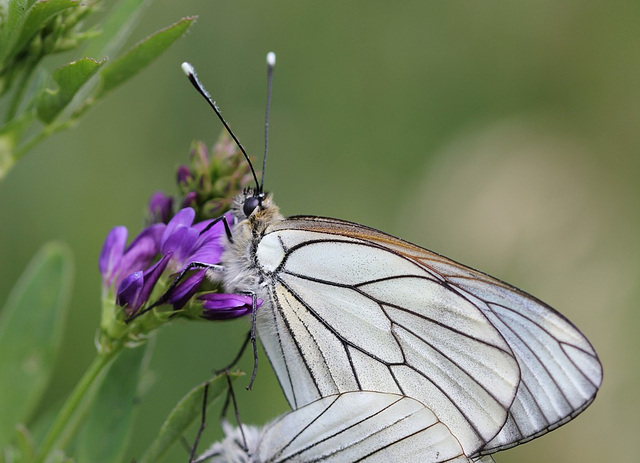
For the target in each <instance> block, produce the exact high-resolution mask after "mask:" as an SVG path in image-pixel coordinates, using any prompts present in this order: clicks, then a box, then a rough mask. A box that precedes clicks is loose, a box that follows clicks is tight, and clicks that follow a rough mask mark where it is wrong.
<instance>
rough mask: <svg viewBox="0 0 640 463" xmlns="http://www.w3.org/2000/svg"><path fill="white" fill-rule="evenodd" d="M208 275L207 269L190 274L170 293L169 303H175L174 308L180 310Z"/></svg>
mask: <svg viewBox="0 0 640 463" xmlns="http://www.w3.org/2000/svg"><path fill="white" fill-rule="evenodd" d="M206 275H207V271H206V270H198V271H197V272H195V273H193V274H192V275H189V276H188V277H187V278H185V279H184V280H183V281H181V282H180V284H178V285H177V286H176V287H175V288H174V290H173V291H171V294H170V295H169V300H168V302H169V304H171V305H173V308H174V310H180V309H181V308H183V307H184V305H185V304H186V303H187V302H188V301H189V299H191V297H193V295H194V294H195V293H196V292H197V291H198V288H199V287H200V284H201V283H202V281H203V280H204V278H205V276H206Z"/></svg>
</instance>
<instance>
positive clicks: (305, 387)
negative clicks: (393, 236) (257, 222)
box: [256, 220, 520, 455]
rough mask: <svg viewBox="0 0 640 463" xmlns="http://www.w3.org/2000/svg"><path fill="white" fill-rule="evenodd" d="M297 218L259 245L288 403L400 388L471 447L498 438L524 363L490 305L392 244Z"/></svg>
mask: <svg viewBox="0 0 640 463" xmlns="http://www.w3.org/2000/svg"><path fill="white" fill-rule="evenodd" d="M337 224H339V222H335V224H334V225H337ZM299 225H303V223H302V222H301V221H299V220H286V221H283V222H281V223H279V224H278V227H277V229H276V228H274V229H273V230H268V232H267V234H266V235H264V236H263V237H262V240H261V241H260V243H259V245H258V247H257V250H256V261H257V263H258V265H259V266H260V267H261V269H262V271H263V272H264V273H266V274H267V275H269V277H268V279H269V284H268V288H269V291H270V294H269V297H268V298H269V299H270V301H271V304H270V305H269V307H270V308H271V310H268V309H267V310H265V306H263V308H262V309H261V312H262V313H260V312H259V313H258V333H259V335H260V338H261V340H262V342H263V344H264V346H265V350H266V351H267V354H268V356H269V358H270V360H271V362H272V364H273V365H274V369H275V370H276V374H277V376H278V378H279V380H280V382H281V384H282V386H283V389H284V391H285V394H286V396H287V398H288V400H289V402H290V403H291V404H292V407H293V408H299V407H301V406H303V405H305V404H307V403H309V402H312V401H314V400H317V399H319V398H321V397H325V396H328V395H331V394H337V393H340V392H347V391H355V390H376V391H381V392H389V393H396V394H403V395H407V396H410V397H413V398H415V399H417V400H419V401H420V402H422V403H424V404H425V405H426V406H427V407H429V408H430V409H431V410H433V412H434V413H435V414H436V415H437V416H438V417H439V418H440V419H441V420H442V421H443V422H444V423H445V424H446V425H447V426H448V427H449V429H451V432H452V433H453V434H454V435H455V436H456V437H457V438H458V440H459V441H460V443H461V444H462V447H463V449H464V451H465V453H466V454H467V455H472V454H474V453H476V452H477V451H478V450H479V449H481V448H482V447H483V446H484V444H485V443H486V442H488V441H490V440H491V439H493V438H494V437H495V436H496V435H497V434H498V432H499V431H500V429H501V428H502V427H503V425H504V423H505V421H506V420H507V411H508V410H509V408H510V406H511V404H512V403H513V400H514V398H515V395H516V390H517V387H518V383H519V378H520V372H519V367H518V363H517V361H516V359H515V358H514V356H513V353H512V351H511V349H510V348H509V346H508V344H507V343H506V341H505V340H504V338H503V337H502V335H501V334H500V333H499V332H498V330H497V329H496V328H495V327H493V325H492V324H491V323H489V321H488V320H487V317H486V316H485V315H484V314H483V312H482V311H481V310H480V309H479V308H478V307H477V306H476V305H474V304H473V303H471V302H470V301H468V300H467V299H465V298H464V297H462V296H460V295H459V294H458V293H457V292H456V291H454V290H452V289H451V288H450V287H448V286H447V285H446V284H445V282H444V281H443V280H442V278H440V277H438V276H437V275H436V274H435V273H433V272H432V273H429V272H427V271H425V270H424V268H423V267H422V266H421V265H419V264H418V263H417V262H415V261H414V260H412V259H410V258H407V257H405V256H403V255H401V254H399V253H397V252H394V251H392V250H390V248H389V247H386V246H380V245H379V244H375V243H372V242H368V241H365V240H362V239H361V238H359V237H358V236H354V233H353V230H351V235H349V233H347V230H340V233H327V232H326V231H321V230H320V231H316V230H313V229H312V228H311V227H309V226H303V227H298V226H299ZM362 230H364V229H361V231H362Z"/></svg>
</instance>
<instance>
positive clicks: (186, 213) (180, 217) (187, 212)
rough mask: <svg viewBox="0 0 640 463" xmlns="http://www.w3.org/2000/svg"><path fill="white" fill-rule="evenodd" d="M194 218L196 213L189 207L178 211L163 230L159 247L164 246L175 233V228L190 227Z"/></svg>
mask: <svg viewBox="0 0 640 463" xmlns="http://www.w3.org/2000/svg"><path fill="white" fill-rule="evenodd" d="M195 216H196V211H194V210H193V209H191V208H190V207H185V208H184V209H180V210H179V211H178V212H177V213H176V215H174V216H173V217H172V219H171V220H170V221H169V223H168V224H167V228H165V230H164V233H163V234H162V238H161V245H163V244H164V242H165V241H166V240H167V239H168V238H169V237H170V236H171V235H172V234H173V233H174V232H175V231H176V229H177V228H181V227H190V226H191V224H192V223H193V219H194V218H195Z"/></svg>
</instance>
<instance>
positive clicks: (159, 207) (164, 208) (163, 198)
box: [149, 191, 173, 223]
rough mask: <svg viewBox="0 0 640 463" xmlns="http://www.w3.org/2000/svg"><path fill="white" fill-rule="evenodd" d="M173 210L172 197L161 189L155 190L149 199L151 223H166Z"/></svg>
mask: <svg viewBox="0 0 640 463" xmlns="http://www.w3.org/2000/svg"><path fill="white" fill-rule="evenodd" d="M172 212H173V198H172V197H171V196H167V195H165V194H164V193H163V192H162V191H156V192H155V193H154V194H153V195H151V199H150V200H149V217H151V223H167V222H169V220H170V219H171V215H172Z"/></svg>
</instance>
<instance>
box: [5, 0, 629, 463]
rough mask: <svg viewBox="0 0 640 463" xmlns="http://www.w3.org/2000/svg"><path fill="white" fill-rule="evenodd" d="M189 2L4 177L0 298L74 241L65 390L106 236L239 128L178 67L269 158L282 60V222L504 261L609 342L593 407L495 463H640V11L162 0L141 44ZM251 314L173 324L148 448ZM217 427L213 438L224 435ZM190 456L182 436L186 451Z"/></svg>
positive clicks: (275, 175)
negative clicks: (193, 79)
mask: <svg viewBox="0 0 640 463" xmlns="http://www.w3.org/2000/svg"><path fill="white" fill-rule="evenodd" d="M191 14H198V15H199V20H198V22H197V23H196V24H195V26H194V27H193V28H192V29H191V32H190V34H189V35H188V36H187V37H186V38H184V39H182V40H180V41H179V42H178V43H177V45H174V46H173V47H172V48H171V49H170V50H169V51H168V53H166V54H165V55H164V56H163V57H161V58H160V59H159V60H158V61H157V62H156V63H155V64H154V65H153V66H152V67H151V68H150V69H147V70H146V71H144V72H143V73H142V74H141V75H139V76H137V77H136V78H135V79H133V81H131V82H129V83H128V84H127V85H125V86H124V88H122V89H120V90H119V91H117V92H116V93H115V94H113V95H112V96H111V97H110V98H108V99H107V101H106V102H105V103H104V104H102V105H101V106H100V107H98V108H97V109H96V110H94V111H93V112H92V113H91V114H90V115H89V117H88V118H87V119H86V120H85V121H84V122H83V123H81V125H80V126H79V127H78V128H77V129H76V130H73V131H70V132H66V133H64V134H61V135H58V136H56V137H54V138H53V139H51V140H50V141H48V142H47V143H46V144H45V145H42V146H39V147H38V148H37V149H36V150H35V151H34V152H32V153H30V154H29V155H28V156H27V157H26V158H25V159H23V160H22V161H21V162H19V163H18V165H17V166H16V167H15V169H14V170H13V171H12V172H11V173H10V174H9V176H8V178H7V179H5V180H4V181H3V182H2V183H0V262H1V265H0V272H1V274H0V299H1V300H2V301H4V299H5V298H6V294H7V292H8V291H9V289H10V288H11V286H12V285H13V283H14V282H15V280H16V278H17V275H18V274H19V273H20V272H21V270H22V269H23V268H24V266H25V265H26V263H27V262H28V261H29V259H30V258H31V257H32V256H33V254H34V253H35V252H36V250H37V249H38V248H39V247H40V246H41V245H42V244H43V243H44V242H46V241H48V240H51V239H59V240H64V241H66V242H68V243H69V244H70V245H71V247H72V248H73V250H74V253H75V258H76V264H77V276H76V281H75V290H74V296H73V300H72V309H71V313H70V317H71V319H70V323H69V327H68V330H67V332H66V342H65V345H64V350H63V353H62V356H61V357H60V359H59V361H58V366H57V370H56V371H57V373H56V376H55V378H54V383H53V387H52V389H51V391H50V393H49V394H48V397H47V403H48V404H50V405H53V404H55V403H56V402H57V401H58V400H60V399H61V398H62V397H63V396H64V394H65V393H66V392H67V391H68V390H69V389H70V388H71V387H72V386H73V384H75V382H76V381H77V380H78V379H79V377H80V375H81V374H82V372H83V371H84V369H85V368H86V367H87V366H88V364H89V362H90V361H91V359H92V358H93V356H94V351H95V350H94V346H93V340H94V336H95V334H96V327H97V324H98V317H99V312H98V311H99V296H100V277H99V275H98V272H97V256H98V253H99V252H100V248H101V246H102V241H103V239H104V237H105V235H106V234H107V232H108V230H109V229H110V228H111V227H112V226H114V225H118V224H123V225H126V226H127V227H129V229H130V230H131V233H135V232H137V231H139V230H140V228H141V227H142V225H143V217H144V211H145V205H146V202H147V199H148V198H149V196H150V194H151V193H153V192H154V191H156V190H165V191H167V192H170V193H173V192H174V189H173V179H174V169H175V167H176V166H177V164H179V163H181V162H184V161H185V160H186V156H187V152H188V148H189V145H190V143H191V141H192V140H193V139H203V140H205V141H206V142H207V143H209V144H211V143H213V142H214V141H215V139H216V138H217V136H218V134H219V133H220V130H221V127H220V124H219V123H218V122H217V121H216V119H215V118H214V116H213V114H212V113H211V111H210V110H209V109H208V108H207V106H206V105H205V103H204V102H203V101H202V100H201V99H200V97H199V96H198V95H197V94H196V93H195V92H194V90H193V89H192V88H191V85H190V84H189V83H188V82H187V81H186V79H185V77H184V76H183V74H182V72H181V70H180V63H181V62H182V61H185V60H187V61H190V62H192V63H193V64H194V66H196V68H197V69H198V71H199V76H200V78H201V80H202V81H203V82H204V83H205V84H206V85H207V87H208V89H209V91H210V92H211V93H212V94H213V95H214V98H215V99H216V100H217V101H218V103H219V105H220V106H221V108H222V110H223V113H224V114H225V117H226V118H227V120H228V121H229V122H230V124H231V126H232V127H233V128H234V130H235V131H236V133H237V135H238V136H239V137H240V139H241V140H242V142H243V144H244V145H245V146H246V147H247V148H248V149H249V151H251V152H253V153H255V154H256V155H258V157H259V156H260V153H261V151H262V147H263V142H262V136H263V135H262V133H263V117H264V102H265V87H266V85H265V64H264V56H265V54H266V52H267V51H269V50H274V51H275V52H276V53H277V55H278V65H277V67H276V75H275V84H274V97H273V107H272V108H273V110H272V116H271V139H270V159H269V165H268V169H267V175H266V181H267V187H268V189H269V190H271V191H274V192H275V199H276V201H277V202H278V204H279V205H280V207H281V209H282V210H283V212H284V213H285V215H292V214H304V213H306V214H318V215H327V216H333V217H339V218H345V219H348V220H352V221H356V222H360V223H363V224H367V225H370V226H373V227H376V228H379V229H382V230H385V231H387V232H390V233H392V234H394V235H397V236H401V237H403V238H406V239H408V240H410V241H413V242H415V243H417V244H420V245H422V246H425V247H427V248H429V249H433V250H435V251H437V252H440V253H443V254H445V255H447V256H449V257H451V258H454V259H456V260H458V261H461V262H464V263H466V264H468V265H471V266H473V267H476V268H479V269H482V270H484V271H487V272H489V273H491V274H492V275H495V276H497V277H499V278H501V279H504V280H506V281H508V282H510V283H512V284H515V285H516V286H518V287H520V288H523V289H524V290H526V291H528V292H531V293H532V294H535V295H536V296H538V297H540V298H541V299H543V300H545V301H546V302H548V303H550V304H551V305H553V306H554V307H557V308H558V309H559V310H560V311H561V312H562V313H563V314H565V315H566V316H568V317H569V318H570V319H571V320H572V321H574V322H575V323H576V324H577V325H578V326H579V327H580V328H581V329H582V330H583V331H584V332H585V334H586V335H587V336H588V337H589V339H590V340H591V341H592V343H593V345H594V346H595V348H596V349H597V351H598V353H599V355H600V357H601V360H602V362H603V364H604V369H605V379H604V385H603V388H602V391H601V393H600V394H599V396H598V398H597V400H596V401H595V403H594V404H593V405H592V406H591V407H590V408H589V409H588V410H587V411H586V412H584V413H583V414H582V415H581V416H580V417H578V418H577V419H576V420H575V421H574V422H571V423H570V424H569V425H567V426H565V427H563V428H561V429H559V430H557V431H555V432H553V433H551V434H549V435H547V436H545V437H544V438H541V439H538V440H536V441H534V442H532V443H529V444H527V445H524V446H521V447H520V448H516V449H513V450H510V451H506V452H503V453H502V454H499V455H498V456H497V460H498V463H508V462H534V461H582V462H591V461H633V460H634V459H636V458H637V455H638V454H640V439H638V437H637V435H638V431H639V430H640V429H639V426H638V420H639V418H638V416H639V415H640V387H639V386H640V381H639V376H640V374H639V372H638V364H639V361H638V353H639V352H640V350H639V348H640V339H639V335H638V328H639V326H640V323H639V319H640V314H639V312H638V302H639V299H640V292H639V291H638V281H640V279H639V276H640V266H639V262H640V260H639V258H638V257H639V251H640V249H639V248H640V246H639V244H640V240H639V239H638V236H639V231H640V220H639V219H640V214H639V209H638V204H639V201H638V198H639V197H640V182H639V181H638V173H639V167H640V161H639V159H640V158H639V156H638V148H639V146H640V143H639V142H640V130H639V129H638V128H639V127H640V85H638V83H639V82H640V59H639V58H640V35H639V34H638V29H639V26H640V3H635V2H625V1H610V2H577V1H572V2H560V3H558V2H506V1H499V2H459V1H450V2H433V3H431V4H429V3H427V2H421V1H407V2H380V1H371V2H366V3H365V2H359V3H356V2H349V3H347V2H342V1H329V2H304V3H302V2H293V1H290V2H286V1H275V2H273V1H271V2H264V1H257V0H254V1H238V2H229V1H211V0H185V1H181V2H172V1H166V0H165V1H160V0H158V1H156V2H155V3H154V4H153V5H152V6H151V7H150V9H149V10H148V12H147V14H146V18H145V19H144V20H143V22H142V23H141V24H140V27H139V29H138V33H137V35H136V37H135V39H136V40H138V39H140V38H142V37H143V36H144V35H146V34H148V33H151V32H153V31H155V30H156V29H158V28H159V27H162V26H164V25H166V24H168V23H170V22H173V21H174V20H177V19H178V18H179V17H181V16H186V15H191ZM65 58H67V61H68V60H70V59H72V58H73V56H68V57H61V61H60V62H62V61H63V60H64V59H65ZM54 65H55V63H51V66H52V67H53V66H54ZM247 326H248V324H247V323H246V321H244V320H241V321H235V322H229V323H219V324H213V323H186V322H182V323H175V324H174V325H172V326H170V327H168V328H166V329H164V330H163V331H162V332H161V333H160V336H159V339H158V343H157V346H156V352H155V355H154V358H153V361H152V370H153V378H152V379H153V381H152V382H150V383H149V388H148V390H147V392H146V394H145V395H144V396H143V397H142V402H141V409H140V414H139V420H138V425H137V429H136V432H135V435H134V436H133V442H132V450H131V457H136V456H138V457H139V456H140V453H141V452H142V450H143V449H144V448H145V447H146V446H147V445H148V443H149V442H150V441H151V439H152V437H153V436H154V435H155V434H156V433H157V432H158V430H159V427H160V425H161V423H162V420H163V419H164V418H165V417H166V415H167V413H168V412H169V410H170V409H171V408H172V407H173V405H174V404H175V403H176V401H177V400H178V399H179V398H180V397H182V396H183V395H184V394H185V393H186V392H187V391H188V390H189V389H190V388H191V387H192V386H194V385H195V384H196V383H198V382H199V381H202V380H204V379H206V378H207V377H208V376H209V373H210V372H211V370H212V369H214V368H216V367H219V366H221V365H223V364H224V363H225V362H227V361H228V360H229V359H230V358H232V356H233V355H234V353H235V352H236V350H237V347H238V346H239V344H240V340H241V338H242V336H243V335H244V333H245V331H246V329H247ZM261 360H262V361H261V364H260V365H261V367H260V373H259V375H258V379H257V381H256V384H255V388H254V390H253V391H252V392H246V391H244V389H242V388H241V387H240V388H238V396H239V400H240V407H241V410H240V411H241V413H242V417H243V419H244V421H245V422H249V423H262V422H264V421H266V420H268V419H269V418H271V417H274V416H275V415H276V414H278V413H281V412H283V411H285V410H286V403H285V401H284V399H283V397H282V394H281V392H280V390H279V388H278V385H277V382H276V380H275V378H274V376H273V374H272V373H271V371H270V368H269V365H268V362H267V361H266V358H265V357H264V356H263V357H262V358H261ZM243 365H244V367H245V370H248V369H249V368H250V366H251V361H250V359H248V358H247V359H246V360H245V362H244V363H243ZM243 381H244V382H246V380H243V379H241V380H240V383H242V384H244V382H243ZM210 423H211V424H210V426H209V428H210V434H208V436H207V439H210V438H213V437H215V436H216V435H218V434H217V432H218V431H216V429H217V427H218V426H217V425H216V423H215V419H214V418H212V419H211V421H210ZM186 459H187V453H186V452H185V451H183V450H182V449H180V448H178V449H175V451H174V453H173V454H172V455H171V457H169V458H168V459H167V461H176V460H177V461H186Z"/></svg>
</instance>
